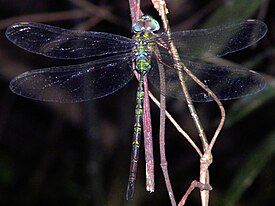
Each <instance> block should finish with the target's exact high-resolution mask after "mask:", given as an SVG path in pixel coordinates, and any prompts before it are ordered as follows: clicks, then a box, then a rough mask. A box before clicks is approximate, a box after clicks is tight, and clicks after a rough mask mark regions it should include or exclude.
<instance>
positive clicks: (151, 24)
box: [145, 18, 160, 31]
mask: <svg viewBox="0 0 275 206" xmlns="http://www.w3.org/2000/svg"><path fill="white" fill-rule="evenodd" d="M145 28H146V30H149V31H158V30H159V29H160V26H159V23H158V22H157V21H156V20H155V19H152V18H151V19H148V20H146V21H145Z"/></svg>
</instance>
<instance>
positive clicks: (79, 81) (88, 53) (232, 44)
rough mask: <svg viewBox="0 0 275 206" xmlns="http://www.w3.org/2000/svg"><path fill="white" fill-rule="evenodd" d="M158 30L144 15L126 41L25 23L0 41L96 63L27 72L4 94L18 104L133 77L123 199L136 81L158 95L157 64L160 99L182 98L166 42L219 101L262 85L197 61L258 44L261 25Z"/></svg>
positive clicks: (139, 118)
mask: <svg viewBox="0 0 275 206" xmlns="http://www.w3.org/2000/svg"><path fill="white" fill-rule="evenodd" d="M159 30H160V24H159V23H158V21H156V20H155V19H153V18H152V17H151V16H149V15H144V16H142V17H141V18H140V19H138V20H137V21H135V22H134V24H133V26H132V33H133V37H132V38H127V37H124V36H120V35H116V34H111V33H105V32H95V31H76V30H67V29H62V28H59V27H55V26H50V25H46V24H41V23H31V22H22V23H16V24H14V25H12V26H10V27H9V28H8V29H7V30H6V37H7V38H8V39H9V40H10V41H11V42H12V43H14V44H15V45H17V46H19V47H21V48H22V49H24V50H27V51H29V52H32V53H35V54H39V55H43V56H46V57H50V58H57V59H83V58H90V57H92V58H93V57H97V58H99V59H97V60H91V61H87V62H86V63H82V64H75V65H69V66H58V67H50V68H42V69H35V70H31V71H28V72H25V73H22V74H20V75H18V76H16V77H15V78H14V79H12V80H11V82H10V89H11V90H12V91H13V92H14V93H15V94H18V95H20V96H23V97H27V98H30V99H34V100H40V101H47V102H60V103H72V102H82V101H88V100H93V99H98V98H102V97H104V96H107V95H110V94H112V93H114V92H116V91H117V90H119V89H121V88H122V87H124V86H125V85H126V84H127V83H128V82H129V81H130V80H131V79H132V78H133V77H134V73H135V72H136V73H138V77H137V80H138V87H137V94H136V107H135V123H134V132H133V139H132V150H131V162H130V173H129V179H128V185H127V192H126V199H127V200H128V199H132V198H133V195H134V186H135V180H136V174H137V164H138V160H139V150H140V139H141V132H142V126H143V125H142V124H143V100H144V78H145V77H146V78H147V77H148V79H149V82H151V84H152V85H153V86H154V87H156V88H160V80H159V77H160V74H159V71H158V64H159V63H160V64H162V65H163V66H164V67H165V81H166V88H165V90H164V91H161V92H162V93H163V94H165V95H168V96H172V97H176V98H179V99H184V96H183V94H182V92H181V86H180V82H179V80H178V73H177V70H176V69H173V68H174V67H173V63H174V62H173V59H172V58H171V55H170V53H169V49H167V48H168V45H169V43H170V41H173V43H174V44H175V46H176V48H177V50H178V52H179V56H180V61H181V62H183V63H184V65H185V66H186V67H187V68H188V69H189V70H190V71H191V72H192V73H193V74H194V75H195V76H197V77H198V78H199V79H200V80H201V81H202V82H203V83H204V84H205V85H206V86H207V87H208V88H210V89H211V90H212V91H213V92H214V93H215V94H216V96H217V97H218V98H219V99H220V100H230V99H235V98H240V97H242V96H246V95H251V94H255V93H257V92H259V91H260V90H262V89H263V88H264V86H265V80H264V78H263V77H262V76H261V75H260V74H258V73H256V72H254V71H251V70H248V69H246V68H243V67H237V66H223V65H214V64H206V63H201V62H200V61H201V60H205V59H207V58H211V57H217V56H218V57H221V56H224V55H226V54H228V53H232V52H236V51H239V50H241V49H244V48H247V47H249V46H251V45H252V44H254V43H255V42H257V41H259V40H260V39H261V38H263V36H264V35H265V34H266V32H267V26H266V25H265V23H263V22H262V21H259V20H243V21H239V22H235V23H231V24H226V25H221V26H217V27H212V28H207V29H198V30H185V31H177V32H173V33H171V34H170V35H168V34H166V33H165V32H158V31H159ZM156 51H158V55H157V54H156V53H157V52H156ZM169 65H170V66H169ZM184 79H185V81H186V85H187V87H188V89H189V92H190V95H191V98H192V100H193V101H196V102H208V101H212V100H213V99H212V97H211V96H209V94H208V93H207V92H206V91H204V90H203V89H202V88H201V87H200V86H198V85H197V84H196V83H195V82H194V81H193V80H192V79H191V78H190V77H189V76H188V75H185V77H184Z"/></svg>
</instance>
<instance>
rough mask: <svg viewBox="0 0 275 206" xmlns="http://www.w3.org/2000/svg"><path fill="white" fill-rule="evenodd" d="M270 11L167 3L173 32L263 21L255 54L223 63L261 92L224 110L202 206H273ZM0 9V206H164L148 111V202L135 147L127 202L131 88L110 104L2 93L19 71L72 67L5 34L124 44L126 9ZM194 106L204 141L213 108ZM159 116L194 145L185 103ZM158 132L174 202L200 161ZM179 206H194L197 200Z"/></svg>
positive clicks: (101, 5)
mask: <svg viewBox="0 0 275 206" xmlns="http://www.w3.org/2000/svg"><path fill="white" fill-rule="evenodd" d="M83 2H84V3H87V2H90V4H88V5H86V4H82V3H83ZM274 3H275V2H274V1H267V0H266V1H265V0H229V1H222V0H212V1H210V0H209V1H205V0H195V1H194V0H192V1H191V0H170V1H168V8H169V10H170V14H169V20H170V24H171V26H172V30H184V29H192V28H201V27H208V26H210V25H219V24H223V23H228V22H230V21H234V20H237V19H248V18H257V19H261V20H262V21H264V22H265V23H266V24H267V26H268V28H269V31H268V33H267V35H266V36H265V37H264V38H263V39H262V40H261V41H260V42H258V43H257V44H256V45H255V46H252V47H250V48H248V49H246V50H243V51H240V52H237V53H236V54H231V55H228V56H226V57H225V58H226V59H227V60H230V61H232V62H234V63H236V64H239V65H242V66H245V67H248V68H250V69H253V70H255V71H257V72H259V73H261V74H262V75H263V76H264V77H265V78H266V81H267V87H266V88H265V89H264V90H263V91H262V92H261V93H258V94H256V95H253V96H249V97H247V98H242V99H239V100H234V101H227V102H224V106H225V109H226V111H227V119H226V124H225V127H224V128H223V130H222V132H221V134H220V138H219V139H218V141H217V144H216V145H215V147H214V149H213V155H214V162H213V164H212V165H211V167H210V175H211V178H210V179H211V185H212V186H213V188H214V190H213V191H212V192H211V197H210V205H222V206H224V205H228V206H229V205H247V206H248V205H249V206H254V205H261V206H262V205H272V203H274V191H275V184H274V183H275V175H274V174H275V173H274V171H275V170H274V169H275V167H274V160H275V159H274V151H275V123H274V122H275V90H274V87H275V81H274V78H273V76H274V74H275V67H274V65H275V61H274V59H275V58H274V57H275V55H274V49H275V47H274V40H275V39H274V38H275V19H274V6H275V5H274ZM0 6H1V7H0V29H1V34H0V205H40V206H42V205H67V206H69V205H170V202H169V198H168V195H167V192H166V188H165V184H164V179H163V176H162V172H161V170H160V166H159V162H160V158H159V149H158V129H159V127H158V123H159V110H158V108H157V107H156V106H155V105H154V104H153V103H152V102H151V114H152V119H153V120H152V121H153V135H154V146H155V148H154V152H155V170H156V171H155V173H156V174H155V175H156V180H155V181H156V188H155V192H154V193H152V194H149V193H148V192H146V191H145V167H144V164H145V163H144V154H143V147H142V149H141V158H140V164H139V169H138V179H137V181H136V191H135V197H134V200H132V201H128V202H127V201H125V192H126V185H127V180H128V172H129V171H128V170H129V163H130V147H131V137H132V132H133V122H134V105H135V93H136V88H137V82H136V80H132V81H131V82H130V83H129V84H128V85H127V86H125V87H124V88H123V89H121V90H120V91H118V92H116V93H115V94H112V95H110V96H107V97H105V98H102V99H99V100H95V101H91V102H87V103H78V104H58V103H45V102H39V101H34V100H30V99H25V98H22V97H19V96H16V95H15V94H13V93H12V92H11V91H10V90H9V87H8V86H9V81H10V80H11V79H12V78H13V77H15V76H16V75H18V74H20V73H22V72H24V71H28V70H30V69H33V68H42V67H49V66H57V65H66V64H72V63H75V62H74V61H61V60H55V59H49V58H46V57H41V56H39V55H34V54H31V53H29V52H26V51H24V50H22V49H20V48H18V47H16V46H14V45H13V44H12V43H10V42H9V41H8V40H7V39H6V38H5V36H4V32H5V29H6V27H7V26H9V25H11V24H13V23H15V22H20V21H34V22H43V23H48V24H51V25H56V26H59V27H63V28H71V29H82V30H93V31H104V32H110V33H116V34H120V35H124V36H127V37H130V36H131V32H130V28H131V19H130V10H129V5H128V1H127V0H125V1H121V0H112V1H111V0H101V1H93V0H91V1H84V0H58V1H56V0H39V1H37V0H24V1H22V0H0ZM141 8H142V9H143V11H144V12H145V13H148V14H152V15H153V16H154V17H156V18H158V15H157V13H156V12H155V10H154V9H153V7H152V4H151V2H150V1H148V0H147V1H142V7H141ZM69 11H74V12H73V13H69ZM221 35H222V34H221ZM195 105H196V107H197V110H198V113H199V115H200V117H201V120H202V122H203V125H204V127H205V131H206V133H207V134H208V136H209V137H211V135H213V132H214V131H215V127H216V126H217V123H218V120H219V111H218V109H217V107H216V105H215V104H214V103H197V104H195ZM167 107H168V110H169V111H170V112H171V113H172V115H173V116H174V118H175V119H176V120H177V121H178V122H179V124H180V125H181V126H182V127H183V128H184V129H185V130H186V131H187V132H188V133H189V134H190V135H191V136H192V137H193V139H194V140H195V141H196V142H197V143H199V140H198V135H197V134H196V130H195V127H194V125H193V123H192V120H191V118H190V115H189V113H188V111H187V109H186V106H185V103H184V102H180V101H178V100H175V99H172V98H169V99H168V100H167ZM166 130H167V133H166V141H167V142H166V148H167V159H168V164H169V173H170V175H171V182H172V186H173V190H174V193H175V197H176V200H177V201H179V200H180V199H181V197H182V195H183V194H184V192H185V191H186V189H187V188H188V186H189V184H190V183H191V181H192V180H194V179H198V178H199V157H198V155H197V154H196V152H195V151H194V149H193V148H192V147H191V146H190V145H189V144H188V143H187V142H186V141H185V140H184V139H183V138H182V137H181V135H180V134H179V133H178V132H177V131H176V129H175V128H174V127H173V126H172V125H171V123H169V122H168V121H167V126H166ZM186 205H200V198H199V192H198V191H197V190H196V191H194V192H193V193H192V194H191V196H190V198H189V199H188V201H187V203H186Z"/></svg>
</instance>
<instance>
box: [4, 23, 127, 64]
mask: <svg viewBox="0 0 275 206" xmlns="http://www.w3.org/2000/svg"><path fill="white" fill-rule="evenodd" d="M6 37H7V38H8V39H9V40H10V41H11V42H13V43H14V44H15V45H17V46H19V47H21V48H23V49H25V50H27V51H29V52H32V53H36V54H40V55H44V56H47V57H51V58H59V59H80V58H86V57H92V56H100V55H105V54H115V53H121V52H127V51H131V49H132V40H131V39H129V38H126V37H123V36H119V35H115V34H109V33H103V32H91V31H76V30H67V29H61V28H59V27H54V26H50V25H46V24H40V23H17V24H14V25H12V26H11V27H9V28H8V29H7V30H6Z"/></svg>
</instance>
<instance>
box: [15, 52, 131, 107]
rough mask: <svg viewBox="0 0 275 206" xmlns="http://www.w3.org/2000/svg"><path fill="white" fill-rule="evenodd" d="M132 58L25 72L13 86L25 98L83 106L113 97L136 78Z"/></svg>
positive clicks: (117, 58) (125, 56) (110, 58)
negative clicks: (81, 104)
mask: <svg viewBox="0 0 275 206" xmlns="http://www.w3.org/2000/svg"><path fill="white" fill-rule="evenodd" d="M131 57H132V56H131V54H123V55H121V54H120V55H116V56H113V57H108V58H104V59H100V60H97V61H91V62H88V63H84V64H78V65H70V66H61V67H51V68H44V69H38V70H32V71H29V72H25V73H23V74H20V75H19V76H17V77H15V78H14V79H13V80H12V81H11V82H10V89H11V90H12V91H13V92H14V93H16V94H18V95H21V96H23V97H27V98H30V99H35V100H41V101H48V102H63V103H69V102H81V101H87V100H91V99H97V98H100V97H103V96H106V95H109V94H111V93H113V92H115V91H117V90H118V89H120V88H122V87H123V86H124V85H126V84H127V83H128V82H129V81H130V79H131V78H132V77H133V75H134V73H133V71H132V68H131V67H132V60H131Z"/></svg>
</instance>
